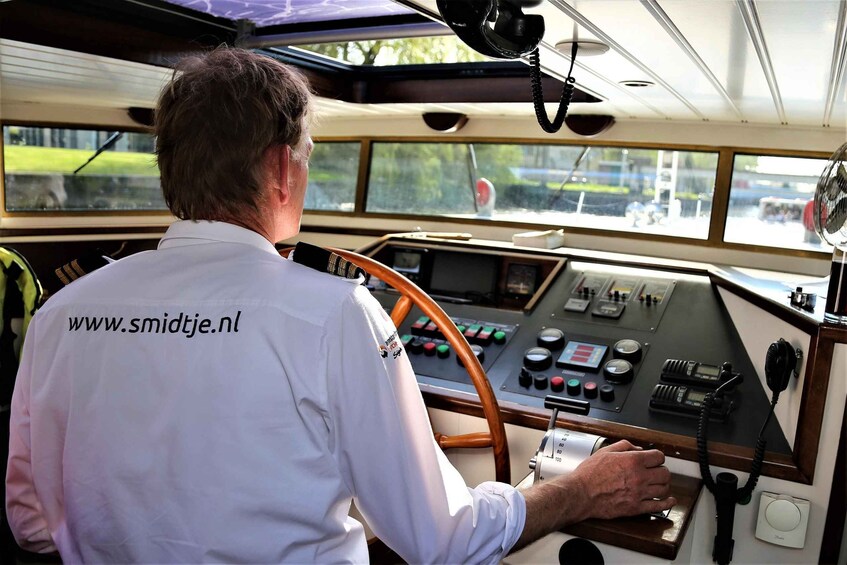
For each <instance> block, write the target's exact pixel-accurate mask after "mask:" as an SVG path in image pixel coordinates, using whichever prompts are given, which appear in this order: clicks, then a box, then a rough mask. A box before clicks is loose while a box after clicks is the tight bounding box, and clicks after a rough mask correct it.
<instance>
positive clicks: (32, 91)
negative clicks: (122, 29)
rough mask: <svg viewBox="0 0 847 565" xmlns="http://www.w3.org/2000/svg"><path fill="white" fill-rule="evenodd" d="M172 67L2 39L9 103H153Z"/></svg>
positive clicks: (2, 78) (0, 65)
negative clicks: (165, 67)
mask: <svg viewBox="0 0 847 565" xmlns="http://www.w3.org/2000/svg"><path fill="white" fill-rule="evenodd" d="M171 73H172V72H171V70H170V69H164V68H161V67H154V66H151V65H142V64H139V63H130V62H127V61H120V60H117V59H109V58H107V57H99V56H96V55H88V54H85V53H78V52H74V51H67V50H64V49H54V48H51V47H44V46H38V45H30V44H27V43H21V42H18V41H12V40H8V39H0V96H2V97H3V101H6V102H30V103H51V104H60V103H65V104H74V105H85V106H105V107H110V108H127V107H130V106H144V107H152V106H153V105H154V104H155V101H156V97H157V96H158V94H159V90H160V89H161V88H162V86H163V85H164V84H165V82H167V80H168V79H169V78H170V77H171Z"/></svg>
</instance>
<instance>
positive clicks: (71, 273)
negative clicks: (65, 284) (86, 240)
mask: <svg viewBox="0 0 847 565" xmlns="http://www.w3.org/2000/svg"><path fill="white" fill-rule="evenodd" d="M62 270H63V271H65V274H66V275H68V278H69V279H71V280H72V281H75V280H77V279H78V278H79V275H77V274H76V273H75V272H74V270H73V269H71V266H70V265H69V264H67V263H65V264H64V265H62Z"/></svg>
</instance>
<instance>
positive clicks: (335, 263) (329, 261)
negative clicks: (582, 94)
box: [294, 241, 365, 279]
mask: <svg viewBox="0 0 847 565" xmlns="http://www.w3.org/2000/svg"><path fill="white" fill-rule="evenodd" d="M294 262H295V263H300V264H301V265H304V266H306V267H309V268H312V269H315V270H316V271H321V272H322V273H330V274H332V275H335V276H338V277H344V278H346V279H358V278H359V277H361V276H364V274H365V271H363V270H362V269H361V268H359V267H357V266H356V265H354V264H353V263H351V262H350V261H348V260H347V259H345V258H344V257H342V256H341V255H338V254H337V253H333V252H331V251H328V250H326V249H324V248H322V247H318V246H317V245H312V244H310V243H305V242H303V241H301V242H299V243H298V244H297V246H296V247H294Z"/></svg>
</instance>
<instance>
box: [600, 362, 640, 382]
mask: <svg viewBox="0 0 847 565" xmlns="http://www.w3.org/2000/svg"><path fill="white" fill-rule="evenodd" d="M603 376H605V377H606V380H607V381H609V382H610V383H613V384H616V385H625V384H626V383H628V382H630V381H631V380H632V376H633V370H632V363H630V362H629V361H627V360H625V359H612V360H610V361H606V364H605V365H603Z"/></svg>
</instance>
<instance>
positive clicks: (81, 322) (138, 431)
mask: <svg viewBox="0 0 847 565" xmlns="http://www.w3.org/2000/svg"><path fill="white" fill-rule="evenodd" d="M11 429H12V433H11V442H10V456H9V470H8V474H7V479H6V489H7V490H6V492H7V509H8V515H9V521H10V523H11V525H12V529H13V531H14V532H15V535H16V538H17V539H18V541H19V542H20V543H21V544H22V546H23V547H25V548H28V549H31V550H36V551H51V550H55V549H56V548H58V550H59V552H60V553H61V555H62V557H63V558H64V560H65V562H66V563H75V562H80V561H86V562H127V561H136V562H157V563H160V562H190V563H197V562H209V561H216V562H233V561H237V562H254V563H259V562H274V561H292V562H320V563H330V562H333V563H338V562H366V561H367V559H368V553H367V546H366V541H365V536H364V533H363V528H362V526H361V524H359V523H358V522H356V521H355V520H353V519H352V518H349V517H348V515H347V514H348V510H349V509H350V502H351V499H355V500H356V504H357V506H358V507H359V509H360V510H361V512H362V514H363V515H364V516H365V517H366V518H367V520H368V522H369V524H370V525H371V527H372V528H373V530H374V532H375V533H376V534H377V535H378V536H380V537H381V538H382V539H383V540H384V541H385V542H386V543H388V544H389V545H390V546H391V547H393V548H394V549H395V551H397V552H398V553H399V554H400V555H401V556H403V557H404V558H405V559H407V560H410V561H414V562H419V561H420V562H493V561H497V560H499V559H500V558H501V557H502V556H503V555H504V553H505V552H507V551H508V550H509V549H510V548H511V547H512V545H514V543H515V542H516V541H517V539H518V537H519V535H520V533H521V531H522V529H523V525H524V517H525V502H524V499H523V496H522V495H521V494H520V493H518V492H517V491H516V490H515V489H513V488H512V487H510V486H508V485H503V484H500V483H485V484H484V485H481V486H480V487H477V488H476V489H471V488H468V487H467V486H466V485H465V483H464V481H463V479H462V477H461V476H460V475H459V473H458V472H457V471H456V470H455V469H454V468H453V467H452V466H451V464H450V463H449V462H448V461H447V459H446V457H444V455H443V454H442V453H441V451H440V450H439V449H438V447H437V445H436V444H435V442H434V440H433V437H432V432H431V429H430V426H429V420H428V417H427V413H426V409H425V406H424V403H423V400H422V399H421V395H420V392H419V390H418V386H417V383H416V380H415V377H414V374H413V372H412V368H411V365H410V364H409V361H408V359H407V356H406V353H405V351H404V350H403V348H402V345H401V344H400V343H399V340H398V337H397V333H396V330H395V328H394V326H393V324H392V323H391V320H390V318H389V317H388V316H387V315H386V314H385V312H384V311H383V310H382V308H381V307H380V306H379V304H378V303H377V302H376V300H375V299H374V298H373V297H372V296H371V295H370V294H369V293H368V291H367V290H366V289H365V288H364V287H362V286H361V285H359V284H357V281H350V280H345V279H342V278H339V277H335V276H333V275H329V274H326V273H320V272H318V271H315V270H312V269H309V268H307V267H304V266H302V265H299V264H297V263H294V262H293V261H288V260H285V259H282V258H281V257H280V256H279V255H278V254H277V252H276V250H275V249H274V247H273V246H272V245H271V244H270V243H269V242H268V241H267V240H265V239H264V238H262V237H261V236H260V235H258V234H256V233H254V232H252V231H249V230H246V229H243V228H240V227H236V226H233V225H230V224H223V223H211V222H199V223H195V222H177V223H175V224H174V225H172V226H171V227H170V229H169V230H168V232H167V234H166V236H165V237H164V239H162V241H161V243H160V245H159V249H158V250H156V251H148V252H144V253H139V254H137V255H133V256H131V257H127V258H125V259H122V260H121V261H118V262H116V263H113V264H111V265H107V266H105V267H103V268H101V269H100V270H98V271H96V272H94V273H91V274H89V275H87V276H86V277H84V278H82V279H80V280H79V281H76V282H74V283H73V284H71V285H69V286H68V287H66V288H65V289H63V290H62V291H61V292H59V293H57V294H56V295H55V296H54V297H52V298H51V299H50V300H49V301H48V302H47V303H46V305H45V306H44V307H43V308H42V309H41V310H40V311H39V312H38V314H37V315H36V316H35V318H34V320H33V322H32V324H31V325H30V327H29V331H28V334H27V336H26V342H25V345H24V351H23V358H22V362H21V368H20V371H19V374H18V379H17V384H16V387H15V395H14V399H13V403H12V423H11Z"/></svg>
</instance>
